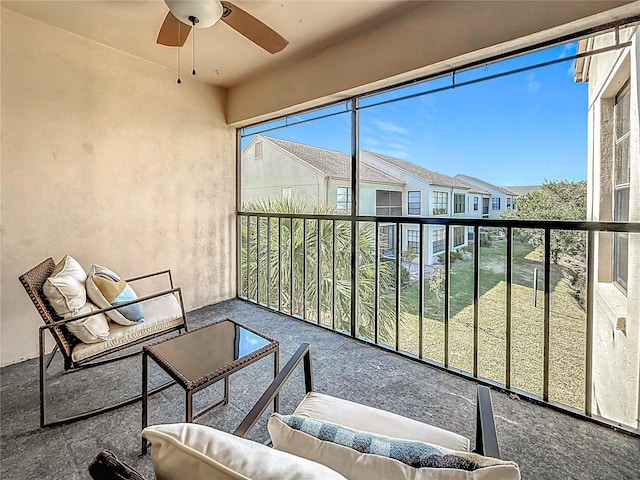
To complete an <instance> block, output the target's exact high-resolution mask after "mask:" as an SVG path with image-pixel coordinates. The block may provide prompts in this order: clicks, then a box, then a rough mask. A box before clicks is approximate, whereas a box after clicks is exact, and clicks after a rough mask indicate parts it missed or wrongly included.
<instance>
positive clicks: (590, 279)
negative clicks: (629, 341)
mask: <svg viewBox="0 0 640 480" xmlns="http://www.w3.org/2000/svg"><path fill="white" fill-rule="evenodd" d="M595 236H596V235H595V232H588V233H587V305H586V307H587V331H586V335H587V338H586V345H585V379H584V380H585V381H584V413H585V415H587V416H589V417H590V416H591V403H592V401H593V399H592V388H593V387H592V383H593V371H592V368H593V291H594V284H595V283H594V282H595V279H594V273H595V259H594V255H595V253H594V251H595Z"/></svg>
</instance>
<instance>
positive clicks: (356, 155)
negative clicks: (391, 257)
mask: <svg viewBox="0 0 640 480" xmlns="http://www.w3.org/2000/svg"><path fill="white" fill-rule="evenodd" d="M359 199H360V112H359V110H358V99H357V98H356V97H354V98H352V99H351V336H352V337H354V338H355V337H357V335H358V245H359V239H358V222H357V221H356V216H357V215H358V209H359V203H360V202H359Z"/></svg>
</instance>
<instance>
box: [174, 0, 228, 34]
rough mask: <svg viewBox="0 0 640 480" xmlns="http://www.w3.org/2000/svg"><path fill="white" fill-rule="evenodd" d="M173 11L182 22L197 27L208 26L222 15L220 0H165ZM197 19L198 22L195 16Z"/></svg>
mask: <svg viewBox="0 0 640 480" xmlns="http://www.w3.org/2000/svg"><path fill="white" fill-rule="evenodd" d="M164 2H165V3H166V4H167V7H169V10H171V13H172V14H173V15H174V16H175V17H176V18H177V19H178V20H180V21H181V22H182V23H184V24H186V25H191V26H194V27H196V28H208V27H210V26H211V25H213V24H214V23H216V22H217V21H218V20H220V18H221V17H222V13H223V11H224V9H223V7H222V3H221V2H220V1H219V0H164ZM189 17H195V18H196V19H197V21H196V22H194V21H193V18H189Z"/></svg>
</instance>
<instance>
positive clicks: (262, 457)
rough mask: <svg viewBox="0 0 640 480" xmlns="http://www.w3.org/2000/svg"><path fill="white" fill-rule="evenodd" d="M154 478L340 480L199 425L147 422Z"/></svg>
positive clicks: (145, 432) (312, 464)
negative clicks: (148, 424)
mask: <svg viewBox="0 0 640 480" xmlns="http://www.w3.org/2000/svg"><path fill="white" fill-rule="evenodd" d="M142 435H143V436H144V437H145V438H146V439H147V440H149V441H150V442H151V460H152V462H153V468H154V470H155V473H156V478H157V480H175V479H179V478H188V479H189V480H220V479H236V480H247V479H254V480H294V479H296V480H297V479H302V478H304V479H305V480H314V479H318V480H320V479H322V480H332V479H336V480H338V479H340V480H346V479H345V478H344V477H343V476H342V475H340V474H338V473H336V472H334V471H332V470H330V469H329V468H327V467H325V466H323V465H320V464H318V463H315V462H311V461H309V460H306V459H304V458H299V457H295V456H293V455H289V454H288V453H285V452H281V451H278V450H274V449H272V448H269V447H266V446H264V445H262V444H260V443H256V442H253V441H251V440H247V439H244V438H241V437H237V436H235V435H231V434H229V433H225V432H221V431H219V430H216V429H214V428H211V427H207V426H205V425H198V424H194V423H177V424H171V425H156V426H152V427H147V428H145V429H144V430H143V431H142Z"/></svg>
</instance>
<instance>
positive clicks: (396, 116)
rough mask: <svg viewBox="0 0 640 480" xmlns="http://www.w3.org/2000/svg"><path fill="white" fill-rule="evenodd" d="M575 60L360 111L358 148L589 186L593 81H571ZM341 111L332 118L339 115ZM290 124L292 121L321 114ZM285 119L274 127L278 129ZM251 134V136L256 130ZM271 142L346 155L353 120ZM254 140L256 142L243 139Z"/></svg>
mask: <svg viewBox="0 0 640 480" xmlns="http://www.w3.org/2000/svg"><path fill="white" fill-rule="evenodd" d="M576 46H577V45H576V44H575V43H573V44H570V45H565V46H559V47H555V48H553V49H548V50H545V51H542V52H537V53H533V54H529V55H526V56H522V57H518V58H515V59H511V60H508V61H504V62H500V63H496V64H491V65H487V66H483V67H480V68H477V69H474V70H472V71H468V72H462V73H458V74H457V75H456V84H457V85H460V84H461V83H463V82H465V81H468V80H471V79H476V78H481V77H485V76H489V75H495V74H497V73H501V72H505V71H509V70H513V69H516V68H520V67H523V66H528V65H534V64H538V63H542V62H546V61H549V60H554V59H558V58H563V57H567V56H570V55H572V54H574V53H575V49H576ZM573 66H574V61H566V62H562V63H558V64H555V65H552V66H548V67H543V68H539V69H535V70H530V71H527V72H523V73H518V74H513V75H508V76H505V77H502V78H499V79H494V80H489V81H483V82H479V83H475V84H472V85H466V86H458V87H456V88H454V89H447V90H444V91H441V92H436V93H430V94H428V95H424V96H420V97H416V98H412V99H408V100H402V101H398V102H393V103H389V104H386V105H379V106H373V107H371V108H364V109H362V110H361V112H360V142H361V148H363V149H365V150H370V151H374V152H378V153H383V154H386V155H390V156H393V157H397V158H401V159H404V160H409V161H411V162H414V163H416V164H418V165H421V166H423V167H425V168H428V169H430V170H434V171H438V172H441V173H445V174H447V175H451V176H453V175H456V174H458V173H462V174H465V175H470V176H474V177H478V178H481V179H483V180H485V181H488V182H490V183H494V184H497V185H533V184H540V183H542V182H543V181H544V180H545V179H546V180H564V179H569V180H584V179H585V178H586V168H587V107H588V106H587V84H584V83H578V84H576V83H575V82H574V80H573ZM451 82H452V79H451V76H448V77H446V78H441V79H437V80H434V81H431V82H429V83H423V84H420V85H415V86H411V87H405V88H403V89H399V90H395V91H393V92H387V93H385V94H381V95H377V96H375V97H368V98H366V99H364V100H363V101H362V102H361V105H363V106H367V105H373V104H374V103H377V102H380V101H384V100H387V99H391V98H398V97H402V96H405V95H408V94H412V93H416V92H422V91H427V90H432V89H435V88H439V87H443V86H446V85H451ZM341 110H344V107H343V106H338V107H332V108H331V109H328V111H332V112H338V111H341ZM316 115H318V113H313V114H309V115H307V116H304V117H303V116H298V117H295V116H293V117H290V118H289V122H290V123H291V122H295V121H296V120H299V119H302V118H306V117H309V116H316ZM282 123H283V122H282V121H279V122H275V123H274V124H276V125H281V124H282ZM252 130H255V129H252ZM266 135H271V136H274V137H279V138H284V139H287V140H293V141H297V142H302V143H307V144H311V145H316V146H320V147H324V148H329V149H332V150H340V151H343V152H345V153H348V152H350V148H351V147H350V116H349V114H348V113H344V114H341V115H336V116H332V117H329V118H325V119H320V120H315V121H312V122H308V123H305V124H302V125H297V126H290V127H286V128H282V129H278V130H274V131H272V132H267V133H266ZM246 140H250V139H246Z"/></svg>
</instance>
